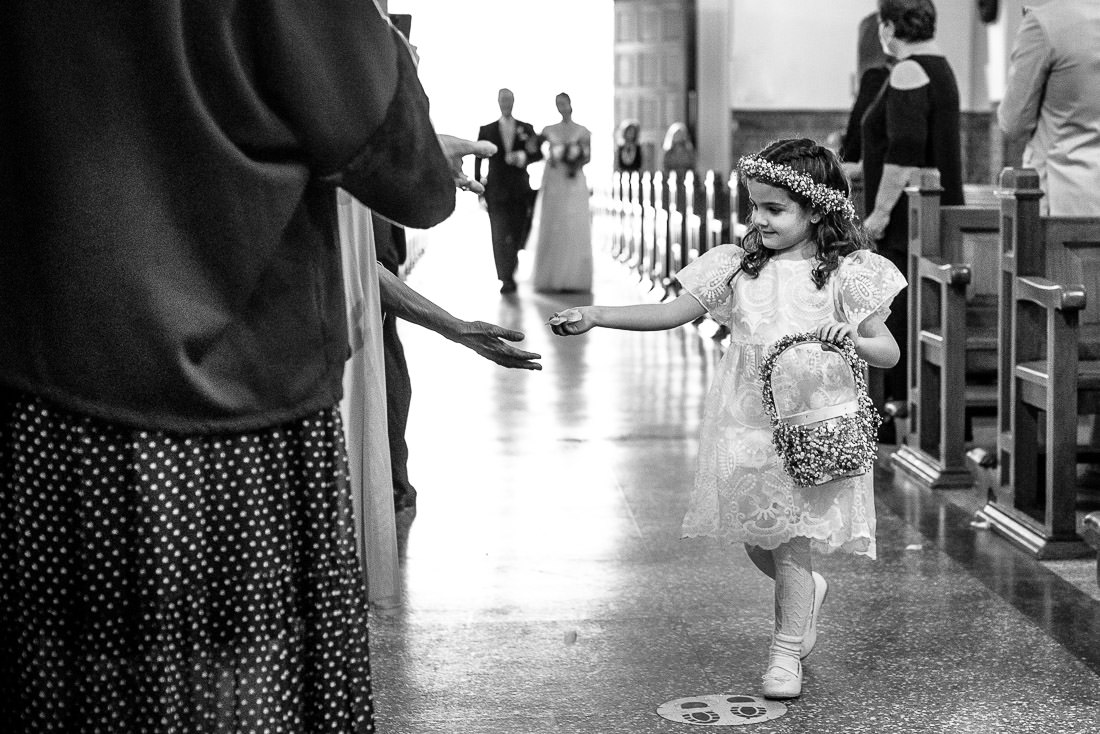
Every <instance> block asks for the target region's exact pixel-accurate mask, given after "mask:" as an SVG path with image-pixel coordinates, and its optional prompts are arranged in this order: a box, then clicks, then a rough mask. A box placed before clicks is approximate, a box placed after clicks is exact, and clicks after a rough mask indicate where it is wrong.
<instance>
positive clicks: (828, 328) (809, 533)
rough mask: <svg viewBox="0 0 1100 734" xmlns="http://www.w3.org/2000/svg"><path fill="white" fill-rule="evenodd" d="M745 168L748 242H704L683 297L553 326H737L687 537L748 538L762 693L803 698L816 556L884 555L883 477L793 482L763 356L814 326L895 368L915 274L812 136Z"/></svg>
mask: <svg viewBox="0 0 1100 734" xmlns="http://www.w3.org/2000/svg"><path fill="white" fill-rule="evenodd" d="M738 168H739V173H740V175H741V180H742V181H744V182H745V183H746V186H747V189H748V192H749V197H750V199H749V201H750V205H751V217H752V218H751V222H750V225H749V230H748V232H747V233H746V235H745V237H744V238H743V239H742V242H743V244H744V247H743V248H742V247H741V246H738V245H722V246H720V247H716V248H713V249H711V250H707V252H706V253H704V254H703V255H701V256H700V257H699V258H698V259H697V260H695V261H694V262H693V263H691V264H690V265H688V266H687V267H685V268H684V269H683V270H681V271H680V272H679V273H677V274H676V278H677V280H679V281H680V283H681V284H682V285H683V287H684V291H683V293H682V294H681V295H680V296H678V297H677V298H675V299H673V300H669V301H665V302H664V303H659V304H637V305H632V306H588V307H583V308H570V309H566V310H564V311H561V312H560V313H557V314H554V315H553V316H552V317H551V319H550V322H549V323H550V324H551V328H552V329H553V331H554V333H555V334H558V335H560V336H572V335H578V334H583V333H585V332H587V331H589V330H591V329H593V328H595V327H597V326H600V327H605V328H612V329H628V330H632V331H655V330H661V329H672V328H675V327H677V326H680V325H682V324H687V323H690V322H692V321H694V320H695V319H698V318H699V317H701V316H703V315H705V314H709V315H710V316H711V317H712V318H714V319H715V320H717V321H720V322H721V323H723V324H725V325H726V326H727V327H728V328H729V330H730V335H731V342H730V346H729V349H727V350H726V353H725V356H724V357H723V358H722V362H721V364H720V365H719V366H718V368H717V372H716V377H715V379H714V382H713V384H712V385H711V386H710V389H709V391H708V393H707V399H706V409H705V412H704V416H703V424H702V427H701V429H700V449H699V458H698V461H697V468H696V473H695V484H694V488H693V490H692V492H691V496H690V498H689V500H688V507H687V513H686V515H685V517H684V523H683V530H682V534H683V536H684V537H699V536H705V537H713V538H720V539H722V540H725V541H728V542H731V543H744V545H745V549H746V551H747V552H748V555H749V558H750V559H751V560H752V562H753V564H755V565H756V566H757V568H759V569H760V571H761V572H763V573H764V574H766V575H767V576H768V577H769V578H771V579H773V580H774V582H775V586H774V599H775V625H774V628H773V630H774V631H773V634H772V642H771V647H770V649H769V655H768V665H767V668H766V672H765V673H764V678H763V693H764V696H766V697H767V698H795V697H797V696H799V695H801V693H802V679H803V676H802V662H801V661H802V659H803V658H805V657H806V656H808V655H809V654H810V653H811V652H812V651H813V649H814V646H815V645H816V642H817V619H818V614H819V612H820V610H821V605H822V604H823V603H824V601H825V595H826V592H827V590H828V583H827V581H826V580H825V578H824V576H822V575H821V574H820V573H816V572H814V571H813V561H812V557H811V550H815V551H818V552H822V553H832V552H837V551H840V552H844V553H854V554H860V555H865V556H869V557H871V558H874V557H875V554H876V550H875V501H874V481H873V476H872V474H870V473H867V474H863V475H861V476H856V477H845V478H841V479H834V480H832V481H829V482H826V483H824V484H820V485H817V486H814V487H812V488H808V489H807V488H804V487H800V486H798V485H796V484H794V482H793V481H792V480H791V478H790V476H789V475H788V474H787V473H786V471H785V470H784V468H783V464H782V462H780V461H779V459H778V455H777V453H776V450H775V448H774V445H773V443H772V427H771V421H770V420H769V418H768V415H767V413H766V412H765V408H764V402H763V389H762V384H761V378H760V374H759V366H760V360H761V357H762V356H763V354H765V353H766V349H767V348H768V346H769V345H771V344H774V343H775V342H777V341H779V340H780V339H782V338H784V337H786V336H788V335H791V334H797V333H800V332H812V333H814V334H816V335H817V336H818V337H820V338H822V339H830V340H833V339H839V338H842V337H847V338H850V339H851V340H852V342H853V344H854V347H855V351H856V353H857V354H859V356H860V357H862V358H863V359H864V360H866V361H867V363H868V364H869V365H870V366H872V367H889V366H891V365H892V364H894V363H895V362H897V360H898V354H899V350H898V345H897V343H896V342H895V341H894V338H893V337H892V336H891V334H890V331H889V330H888V329H887V328H886V325H885V323H884V318H885V315H886V312H888V311H889V309H890V303H891V301H893V300H894V297H895V296H896V295H897V294H898V292H900V291H901V289H902V288H904V287H905V279H904V278H903V277H902V276H901V273H899V272H898V270H897V268H895V267H894V266H893V265H892V264H891V263H890V262H889V261H888V260H886V259H885V258H883V257H881V256H879V255H876V254H875V253H873V252H871V251H869V250H868V249H867V246H868V243H867V241H866V239H865V237H864V235H863V232H862V230H861V228H860V227H859V225H858V223H857V222H856V220H855V207H854V206H853V205H852V202H851V201H850V199H849V198H848V197H849V187H848V180H847V178H846V177H845V176H844V173H843V171H842V170H841V167H840V161H839V160H837V158H836V156H835V154H833V153H832V151H830V150H828V149H827V148H824V147H822V146H820V145H817V144H816V143H814V141H812V140H808V139H805V138H803V139H796V140H778V141H775V142H773V143H770V144H768V145H767V146H766V147H765V148H764V149H763V150H761V151H760V153H759V154H757V155H755V156H747V157H745V158H742V159H741V162H740V164H739V166H738ZM818 364H820V362H818ZM820 382H821V384H822V385H824V386H829V385H831V386H832V388H829V387H823V388H822V391H823V392H822V393H821V394H816V393H815V395H814V397H815V399H819V400H820V403H819V404H821V405H831V404H834V401H833V398H834V397H835V396H834V395H830V394H829V393H830V392H831V391H832V390H836V388H837V387H839V386H840V385H841V384H843V381H842V380H838V379H833V380H828V379H822V380H821V381H820Z"/></svg>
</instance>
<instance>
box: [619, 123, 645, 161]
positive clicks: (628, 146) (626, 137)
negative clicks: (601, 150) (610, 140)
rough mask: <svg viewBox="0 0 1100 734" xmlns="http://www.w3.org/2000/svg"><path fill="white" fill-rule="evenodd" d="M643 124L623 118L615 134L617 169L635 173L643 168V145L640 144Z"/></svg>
mask: <svg viewBox="0 0 1100 734" xmlns="http://www.w3.org/2000/svg"><path fill="white" fill-rule="evenodd" d="M640 132H641V126H640V124H639V123H638V121H637V120H623V123H622V124H621V125H620V126H619V131H618V134H617V135H616V136H615V143H616V146H615V170H616V171H620V172H623V173H634V172H636V171H640V170H642V146H640V145H639V144H638V135H639V134H640Z"/></svg>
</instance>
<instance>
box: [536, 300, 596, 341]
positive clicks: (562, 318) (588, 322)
mask: <svg viewBox="0 0 1100 734" xmlns="http://www.w3.org/2000/svg"><path fill="white" fill-rule="evenodd" d="M546 323H547V324H548V325H549V326H550V330H551V331H553V332H554V333H555V334H557V335H558V336H576V335H577V334H583V333H584V332H586V331H588V330H590V329H592V328H593V327H595V326H596V322H595V321H594V320H593V319H592V317H591V316H590V315H589V309H588V308H587V307H584V306H581V307H578V308H567V309H565V310H564V311H559V312H557V313H556V314H554V315H553V316H551V317H550V320H549V321H547V322H546Z"/></svg>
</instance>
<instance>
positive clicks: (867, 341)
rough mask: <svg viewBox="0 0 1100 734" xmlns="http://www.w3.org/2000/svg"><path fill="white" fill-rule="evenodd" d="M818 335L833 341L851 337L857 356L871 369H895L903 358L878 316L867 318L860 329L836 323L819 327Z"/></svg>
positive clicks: (880, 317) (892, 337)
mask: <svg viewBox="0 0 1100 734" xmlns="http://www.w3.org/2000/svg"><path fill="white" fill-rule="evenodd" d="M817 335H818V336H819V337H820V338H822V339H828V340H831V341H835V340H836V339H841V338H843V337H846V336H847V337H850V338H851V339H852V342H853V343H854V344H855V345H856V354H858V355H859V356H860V357H862V358H863V360H864V361H866V362H867V364H869V365H870V366H871V367H883V368H889V367H893V366H894V365H896V364H897V363H898V359H900V358H901V350H900V349H898V343H897V341H895V340H894V335H893V334H891V333H890V330H889V329H887V328H886V324H885V323H883V321H882V316H881V315H878V314H875V315H872V316H868V317H867V318H865V319H864V320H863V321H862V323H860V325H859V328H858V329H857V328H856V327H854V326H852V325H851V324H843V323H840V322H835V323H832V324H827V325H825V326H820V327H818V329H817Z"/></svg>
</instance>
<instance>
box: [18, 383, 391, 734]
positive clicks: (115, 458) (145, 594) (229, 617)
mask: <svg viewBox="0 0 1100 734" xmlns="http://www.w3.org/2000/svg"><path fill="white" fill-rule="evenodd" d="M343 445H344V444H343V437H342V433H341V426H340V417H339V411H338V410H337V409H335V408H334V409H331V410H326V411H323V412H322V413H320V414H317V415H314V416H311V417H309V418H305V419H302V420H300V421H295V422H293V423H288V424H285V425H282V426H279V427H277V428H272V429H268V430H264V431H258V432H255V433H248V434H232V435H214V436H177V435H169V434H165V433H159V432H150V431H138V430H133V429H129V428H124V427H119V426H115V425H112V424H109V423H105V422H103V421H100V420H98V419H93V418H89V417H86V416H81V415H74V414H71V413H66V412H63V411H60V410H57V409H55V408H53V407H52V406H51V405H50V404H48V403H46V402H44V401H42V400H40V399H38V398H35V397H31V396H26V395H19V394H12V393H2V394H0V722H3V723H0V729H2V730H4V731H17V732H66V733H69V732H82V733H83V732H97V733H99V732H101V733H103V734H106V733H107V732H111V733H116V732H117V733H120V734H121V733H123V732H125V733H131V732H133V733H134V734H136V733H138V732H140V733H141V734H167V733H169V732H172V733H175V732H180V733H185V732H186V733H190V732H202V733H204V734H205V733H207V732H210V733H211V734H212V733H213V732H217V733H218V734H223V733H225V732H240V733H241V734H244V733H246V732H247V733H248V734H253V733H259V732H271V733H278V732H287V733H288V734H289V733H295V734H297V733H300V732H303V733H304V732H309V733H310V734H315V733H316V734H321V733H329V732H331V733H340V734H343V733H344V732H355V733H357V734H358V733H361V732H372V731H374V723H373V703H372V696H371V680H370V661H369V653H368V649H367V619H366V616H367V615H366V610H367V604H366V594H365V589H364V586H363V583H362V578H361V576H360V572H359V565H358V561H357V559H356V552H355V540H354V529H353V527H352V511H351V496H350V493H349V484H348V479H347V468H346V458H345V453H344V448H343Z"/></svg>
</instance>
